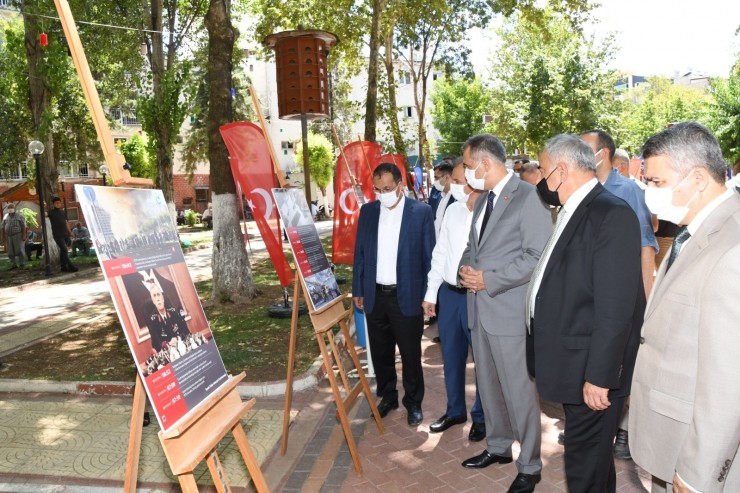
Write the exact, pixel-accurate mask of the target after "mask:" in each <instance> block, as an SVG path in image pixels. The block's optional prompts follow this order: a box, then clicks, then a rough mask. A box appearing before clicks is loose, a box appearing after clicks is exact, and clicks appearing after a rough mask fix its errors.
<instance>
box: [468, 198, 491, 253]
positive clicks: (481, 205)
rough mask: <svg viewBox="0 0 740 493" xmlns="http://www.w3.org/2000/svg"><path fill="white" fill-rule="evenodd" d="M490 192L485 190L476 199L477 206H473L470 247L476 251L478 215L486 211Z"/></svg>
mask: <svg viewBox="0 0 740 493" xmlns="http://www.w3.org/2000/svg"><path fill="white" fill-rule="evenodd" d="M487 193H488V192H484V193H482V194H481V195H480V197H478V198H477V199H476V201H475V206H474V207H473V222H472V223H470V238H471V240H472V241H471V242H470V247H471V248H473V249H474V250H473V251H474V252H477V251H478V229H477V228H476V227H475V225H476V224H477V223H478V217H480V215H481V214H483V213H485V210H486V194H487Z"/></svg>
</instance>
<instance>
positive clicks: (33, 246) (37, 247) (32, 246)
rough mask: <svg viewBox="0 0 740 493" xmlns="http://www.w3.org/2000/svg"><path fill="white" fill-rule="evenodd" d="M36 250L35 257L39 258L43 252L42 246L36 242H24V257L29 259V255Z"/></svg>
mask: <svg viewBox="0 0 740 493" xmlns="http://www.w3.org/2000/svg"><path fill="white" fill-rule="evenodd" d="M33 252H36V258H41V255H43V254H44V246H43V245H40V244H38V243H26V257H27V258H28V260H31V255H33Z"/></svg>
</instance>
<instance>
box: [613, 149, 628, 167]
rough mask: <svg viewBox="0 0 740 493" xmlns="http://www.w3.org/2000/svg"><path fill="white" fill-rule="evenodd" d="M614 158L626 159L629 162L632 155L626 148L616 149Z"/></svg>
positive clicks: (617, 159)
mask: <svg viewBox="0 0 740 493" xmlns="http://www.w3.org/2000/svg"><path fill="white" fill-rule="evenodd" d="M614 160H616V161H624V162H625V163H627V164H629V162H630V155H629V154H628V153H627V151H625V150H624V149H617V150H616V151H614Z"/></svg>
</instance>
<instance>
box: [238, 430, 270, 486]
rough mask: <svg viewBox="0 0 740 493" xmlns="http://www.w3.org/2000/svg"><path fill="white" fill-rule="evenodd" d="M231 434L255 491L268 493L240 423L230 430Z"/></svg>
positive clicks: (258, 465) (260, 470)
mask: <svg viewBox="0 0 740 493" xmlns="http://www.w3.org/2000/svg"><path fill="white" fill-rule="evenodd" d="M231 432H232V433H233V434H234V439H235V440H236V444H237V445H238V446H239V451H240V452H241V454H242V458H243V459H244V463H245V464H246V465H247V470H248V471H249V475H250V476H252V481H253V482H254V486H255V487H256V488H257V491H259V493H270V488H269V486H267V482H266V481H265V477H264V476H263V475H262V469H260V464H259V462H257V457H255V455H254V452H253V451H252V446H251V445H249V440H247V434H246V433H245V432H244V428H242V425H241V423H237V424H236V426H234V427H233V428H232V429H231Z"/></svg>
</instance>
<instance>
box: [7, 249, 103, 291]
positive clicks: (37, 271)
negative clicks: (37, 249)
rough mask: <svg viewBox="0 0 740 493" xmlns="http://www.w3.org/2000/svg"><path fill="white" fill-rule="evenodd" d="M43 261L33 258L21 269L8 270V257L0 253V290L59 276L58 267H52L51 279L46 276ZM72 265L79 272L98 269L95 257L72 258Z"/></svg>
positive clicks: (98, 264)
mask: <svg viewBox="0 0 740 493" xmlns="http://www.w3.org/2000/svg"><path fill="white" fill-rule="evenodd" d="M43 261H44V259H43V258H41V259H40V260H36V258H35V257H34V259H33V260H31V261H30V262H26V265H25V267H24V268H23V269H21V268H18V269H13V270H9V268H10V261H9V260H8V256H7V255H6V254H5V253H0V289H2V288H8V287H11V286H20V285H21V284H27V283H29V282H35V281H40V280H42V279H52V280H53V279H54V277H55V276H57V275H59V274H60V271H59V267H53V266H52V268H51V271H52V274H53V275H52V276H51V277H49V276H46V275H45V269H44V263H43ZM72 263H73V264H74V265H75V266H76V267H77V268H78V269H80V271H81V272H82V271H85V270H90V269H98V268H99V267H100V263H99V262H98V257H96V256H95V255H90V256H87V257H75V258H72Z"/></svg>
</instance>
